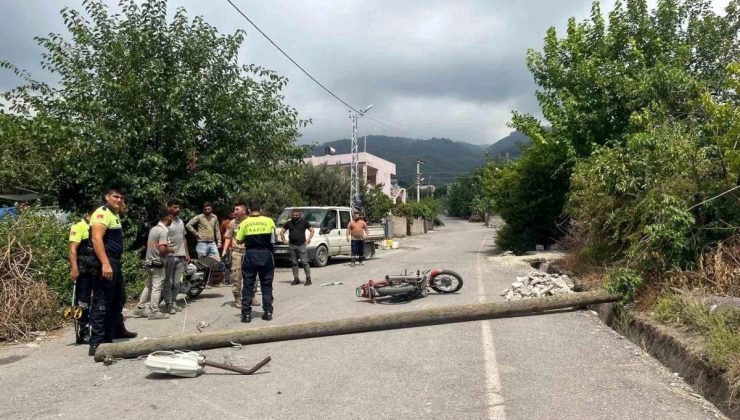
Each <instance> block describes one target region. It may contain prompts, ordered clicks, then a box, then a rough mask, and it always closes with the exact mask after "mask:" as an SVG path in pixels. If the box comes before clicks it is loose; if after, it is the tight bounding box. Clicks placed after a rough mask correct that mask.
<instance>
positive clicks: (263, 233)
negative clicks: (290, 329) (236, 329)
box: [236, 202, 275, 322]
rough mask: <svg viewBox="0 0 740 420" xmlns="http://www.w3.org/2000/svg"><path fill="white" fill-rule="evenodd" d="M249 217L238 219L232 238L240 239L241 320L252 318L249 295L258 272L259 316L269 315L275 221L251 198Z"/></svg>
mask: <svg viewBox="0 0 740 420" xmlns="http://www.w3.org/2000/svg"><path fill="white" fill-rule="evenodd" d="M249 209H250V212H249V217H248V218H246V219H245V220H243V221H242V222H241V223H239V230H238V231H237V233H236V242H237V243H239V244H241V243H244V247H245V251H244V258H243V259H242V280H243V284H242V319H241V321H242V322H251V321H252V298H253V297H254V282H255V279H256V278H257V275H259V279H260V286H262V309H263V311H264V312H263V314H262V319H264V320H265V321H269V320H271V319H272V279H273V277H274V276H275V261H274V260H273V257H272V252H273V245H272V239H273V235H274V232H275V222H273V221H272V219H270V218H269V217H265V216H262V214H261V213H260V210H261V209H262V203H259V202H252V205H251V206H249Z"/></svg>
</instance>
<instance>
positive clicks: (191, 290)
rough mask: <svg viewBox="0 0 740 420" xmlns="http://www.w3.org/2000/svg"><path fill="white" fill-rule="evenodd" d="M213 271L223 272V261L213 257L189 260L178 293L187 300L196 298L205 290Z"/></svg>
mask: <svg viewBox="0 0 740 420" xmlns="http://www.w3.org/2000/svg"><path fill="white" fill-rule="evenodd" d="M215 271H224V263H223V261H220V260H218V259H216V258H213V257H203V258H200V259H197V260H191V261H190V263H189V264H188V265H186V266H185V272H184V273H183V276H182V282H180V293H184V294H185V295H187V297H188V298H189V299H195V298H197V297H198V295H200V293H201V292H202V291H203V290H204V289H205V288H206V285H207V284H208V282H210V280H211V274H213V272H215Z"/></svg>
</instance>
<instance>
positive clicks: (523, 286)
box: [501, 271, 574, 300]
mask: <svg viewBox="0 0 740 420" xmlns="http://www.w3.org/2000/svg"><path fill="white" fill-rule="evenodd" d="M573 286H574V285H573V281H572V280H571V279H570V277H568V276H567V275H565V274H547V273H543V272H540V271H532V272H530V273H529V274H527V275H526V276H525V277H517V278H516V281H515V282H513V283H511V287H508V288H506V289H505V290H504V291H503V292H501V296H505V297H506V300H520V299H529V298H533V297H543V296H555V295H563V294H566V293H573Z"/></svg>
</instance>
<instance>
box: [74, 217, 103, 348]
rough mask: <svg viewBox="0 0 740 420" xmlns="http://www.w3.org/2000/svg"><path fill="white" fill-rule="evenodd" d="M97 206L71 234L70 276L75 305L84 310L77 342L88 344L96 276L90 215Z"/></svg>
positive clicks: (76, 224)
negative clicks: (92, 283) (93, 263)
mask: <svg viewBox="0 0 740 420" xmlns="http://www.w3.org/2000/svg"><path fill="white" fill-rule="evenodd" d="M96 208H97V206H96V205H93V206H90V207H89V208H88V211H87V212H85V215H84V216H83V219H82V220H80V221H79V222H77V223H75V224H74V225H72V229H71V230H70V232H69V265H70V271H69V276H70V277H71V278H72V281H73V282H74V289H75V292H74V294H75V301H74V302H73V303H72V304H73V305H76V306H79V307H80V308H82V316H81V317H80V318H79V319H77V320H76V323H77V325H76V326H77V328H76V340H75V341H76V342H77V344H86V343H87V342H88V333H89V328H88V327H89V325H88V323H89V320H90V318H89V317H90V290H91V287H92V286H91V281H92V276H93V275H95V272H94V271H93V267H92V258H94V257H95V254H94V253H93V249H92V244H91V242H90V224H89V222H90V214H92V212H94V211H95V209H96Z"/></svg>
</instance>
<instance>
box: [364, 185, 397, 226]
mask: <svg viewBox="0 0 740 420" xmlns="http://www.w3.org/2000/svg"><path fill="white" fill-rule="evenodd" d="M360 200H362V209H363V211H364V213H365V219H366V220H367V221H368V222H370V223H378V222H380V221H381V219H383V218H385V217H386V216H388V213H390V211H391V209H392V208H393V200H391V198H390V197H388V196H387V195H385V193H384V192H383V185H382V184H378V185H375V186H374V187H369V186H366V187H364V188H360Z"/></svg>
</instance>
